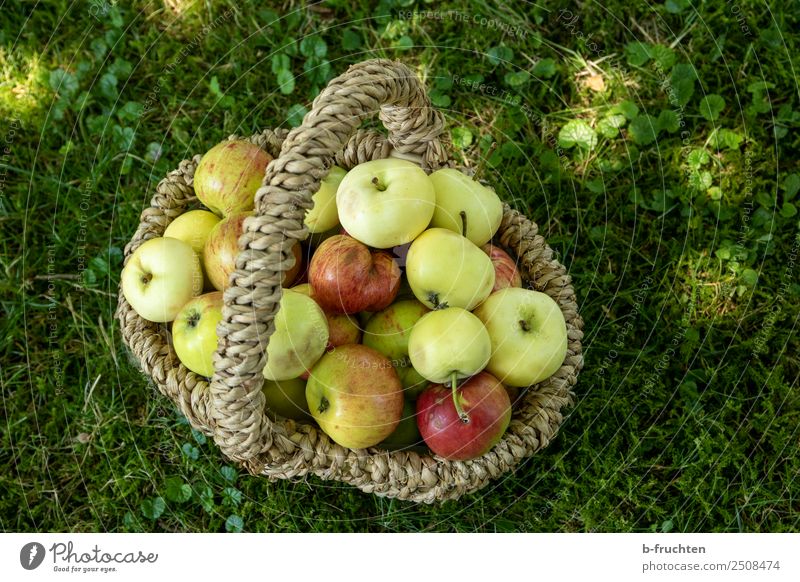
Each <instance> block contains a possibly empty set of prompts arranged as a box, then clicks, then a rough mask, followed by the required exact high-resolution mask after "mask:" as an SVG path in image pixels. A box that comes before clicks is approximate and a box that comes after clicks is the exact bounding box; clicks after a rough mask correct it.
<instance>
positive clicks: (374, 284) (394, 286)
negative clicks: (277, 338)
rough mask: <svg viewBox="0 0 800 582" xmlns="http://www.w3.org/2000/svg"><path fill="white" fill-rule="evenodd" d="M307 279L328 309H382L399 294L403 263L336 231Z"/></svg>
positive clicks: (313, 262)
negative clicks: (337, 233) (398, 264)
mask: <svg viewBox="0 0 800 582" xmlns="http://www.w3.org/2000/svg"><path fill="white" fill-rule="evenodd" d="M487 260H488V258H487ZM308 280H309V283H311V286H312V287H313V288H314V298H315V299H316V300H317V302H318V303H319V304H320V305H321V306H322V308H323V309H325V311H328V312H331V313H347V314H353V313H357V312H359V311H380V310H381V309H383V308H385V307H388V306H389V304H391V303H392V301H394V299H395V297H396V296H397V291H398V289H399V288H400V267H398V266H397V263H396V262H395V261H394V259H393V258H392V256H391V255H390V254H389V253H387V252H384V251H374V252H373V251H370V249H369V247H367V246H366V245H365V244H363V243H361V242H359V241H357V240H356V239H354V238H352V237H350V236H347V235H336V236H333V237H331V238H329V239H327V240H326V241H325V242H323V243H322V244H321V245H320V246H319V248H317V251H316V252H315V253H314V255H313V256H312V257H311V263H310V265H309V269H308Z"/></svg>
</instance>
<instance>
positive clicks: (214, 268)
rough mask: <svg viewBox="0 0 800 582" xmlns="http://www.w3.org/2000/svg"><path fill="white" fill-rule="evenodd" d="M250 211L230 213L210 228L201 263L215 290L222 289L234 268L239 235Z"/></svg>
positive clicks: (225, 286) (237, 252) (226, 284)
mask: <svg viewBox="0 0 800 582" xmlns="http://www.w3.org/2000/svg"><path fill="white" fill-rule="evenodd" d="M251 214H253V213H252V212H240V213H238V214H232V215H230V216H228V217H227V218H224V219H222V220H220V221H219V223H217V225H216V226H215V227H214V228H213V229H211V232H210V233H209V234H208V238H207V239H206V244H205V246H204V247H203V265H205V269H206V276H207V277H208V280H209V281H211V284H212V285H213V286H214V288H215V289H216V290H217V291H224V290H225V289H226V288H227V286H228V280H229V278H230V276H231V273H233V272H234V271H235V270H236V255H238V254H239V237H240V236H242V233H243V232H244V219H245V218H247V217H248V216H250V215H251Z"/></svg>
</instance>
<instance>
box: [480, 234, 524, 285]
mask: <svg viewBox="0 0 800 582" xmlns="http://www.w3.org/2000/svg"><path fill="white" fill-rule="evenodd" d="M481 250H482V251H483V252H484V253H486V254H487V255H489V258H490V259H492V264H493V265H494V275H495V277H494V288H492V293H494V292H495V291H499V290H500V289H505V288H506V287H522V277H520V274H519V271H518V270H517V264H516V263H515V262H514V259H512V258H511V256H510V255H509V254H508V253H507V252H505V251H504V250H503V249H501V248H500V247H496V246H494V245H493V244H492V243H486V244H485V245H483V246H482V247H481Z"/></svg>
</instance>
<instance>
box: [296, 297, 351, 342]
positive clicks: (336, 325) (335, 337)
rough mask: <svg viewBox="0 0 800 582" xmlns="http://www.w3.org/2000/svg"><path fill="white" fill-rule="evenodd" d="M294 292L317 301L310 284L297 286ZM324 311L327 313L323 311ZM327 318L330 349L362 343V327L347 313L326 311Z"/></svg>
mask: <svg viewBox="0 0 800 582" xmlns="http://www.w3.org/2000/svg"><path fill="white" fill-rule="evenodd" d="M292 290H293V291H297V292H298V293H302V294H303V295H307V296H309V297H311V299H314V300H315V301H316V298H315V297H314V288H313V287H312V286H311V285H310V284H308V283H303V284H301V285H295V286H294V287H292ZM323 311H325V310H324V309H323ZM325 318H326V319H327V320H328V332H329V337H328V349H329V350H330V349H331V348H335V347H338V346H343V345H345V344H357V343H359V342H360V341H361V327H360V326H359V324H358V322H357V321H355V320H354V319H353V318H352V317H350V316H349V315H347V314H345V313H328V312H327V311H325Z"/></svg>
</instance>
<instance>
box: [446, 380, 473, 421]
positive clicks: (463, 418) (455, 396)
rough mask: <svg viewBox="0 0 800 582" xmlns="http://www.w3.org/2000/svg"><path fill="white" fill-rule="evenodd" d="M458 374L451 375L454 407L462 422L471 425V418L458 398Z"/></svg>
mask: <svg viewBox="0 0 800 582" xmlns="http://www.w3.org/2000/svg"><path fill="white" fill-rule="evenodd" d="M457 388H458V374H457V373H456V372H453V373H451V374H450V389H451V390H452V391H453V405H454V406H455V407H456V413H457V414H458V418H460V419H461V422H463V423H464V424H468V423H469V416H468V415H467V413H466V412H464V409H463V408H461V402H460V401H459V398H458V389H457Z"/></svg>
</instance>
